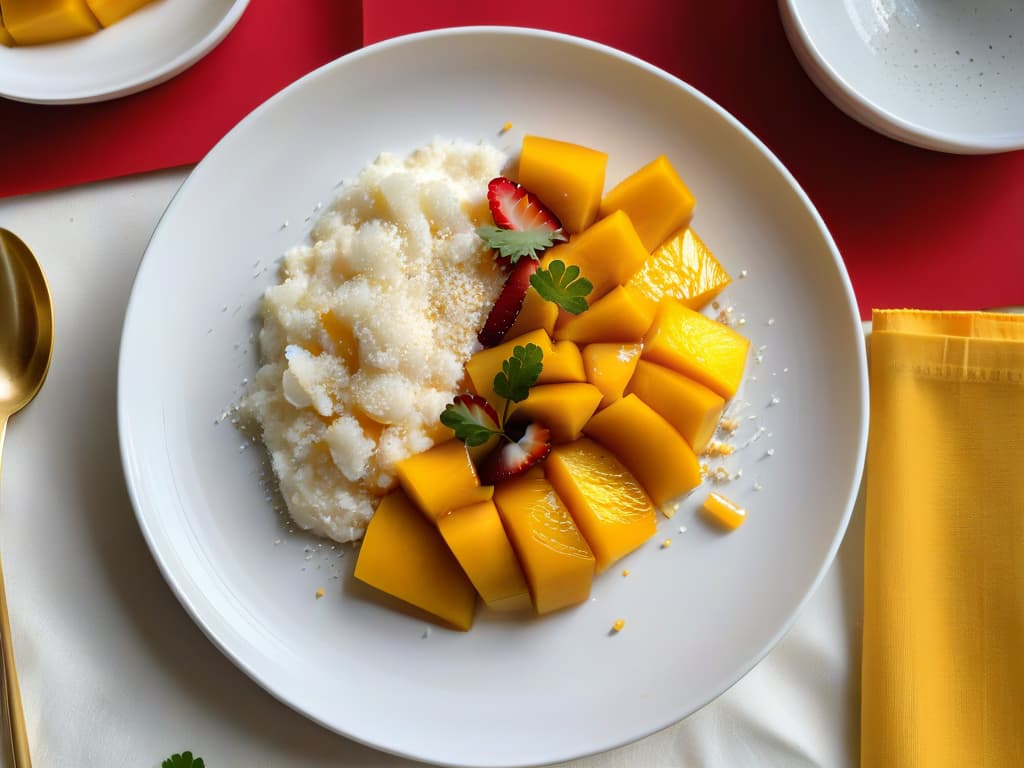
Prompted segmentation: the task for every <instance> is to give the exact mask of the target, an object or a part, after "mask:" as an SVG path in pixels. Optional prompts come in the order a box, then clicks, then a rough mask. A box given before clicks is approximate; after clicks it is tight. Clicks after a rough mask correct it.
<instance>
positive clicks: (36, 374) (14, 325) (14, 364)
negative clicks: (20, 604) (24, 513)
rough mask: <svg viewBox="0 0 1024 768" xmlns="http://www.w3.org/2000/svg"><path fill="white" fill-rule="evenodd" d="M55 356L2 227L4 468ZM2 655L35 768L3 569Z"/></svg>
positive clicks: (45, 295) (14, 242)
mask: <svg viewBox="0 0 1024 768" xmlns="http://www.w3.org/2000/svg"><path fill="white" fill-rule="evenodd" d="M52 352H53V305H52V303H51V301H50V289H49V287H48V286H47V284H46V277H45V275H44V274H43V270H42V268H41V267H40V266H39V262H38V261H36V258H35V256H34V255H33V253H32V251H30V250H29V248H28V246H27V245H25V243H23V242H22V241H21V238H19V237H18V236H17V235H15V234H14V233H13V232H10V231H8V230H6V229H3V228H0V467H2V459H3V446H4V434H5V433H6V431H7V420H8V418H10V417H11V415H12V414H14V413H17V412H18V411H20V410H21V409H22V408H24V407H25V406H26V405H28V403H29V402H30V401H31V400H32V398H34V397H35V396H36V394H37V393H38V392H39V389H40V387H42V386H43V382H44V381H45V380H46V373H47V371H48V370H49V368H50V357H51V354H52ZM0 652H2V655H3V673H4V674H3V682H4V702H3V703H4V709H5V714H6V716H7V717H6V720H7V724H8V727H9V728H10V735H11V754H12V755H13V758H14V766H15V768H31V765H32V761H31V758H30V756H29V747H28V733H27V731H26V730H25V715H24V712H23V711H22V707H21V690H20V688H19V686H18V672H17V669H16V667H15V664H14V644H13V642H12V640H11V627H10V620H9V619H8V614H7V594H6V591H5V589H4V583H3V570H2V568H0Z"/></svg>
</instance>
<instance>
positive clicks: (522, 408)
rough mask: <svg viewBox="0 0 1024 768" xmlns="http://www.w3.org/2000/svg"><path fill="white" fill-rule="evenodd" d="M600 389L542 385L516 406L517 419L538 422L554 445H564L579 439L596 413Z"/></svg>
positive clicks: (590, 386)
mask: <svg viewBox="0 0 1024 768" xmlns="http://www.w3.org/2000/svg"><path fill="white" fill-rule="evenodd" d="M600 402H601V390H599V389H598V388H597V387H595V386H593V385H592V384H585V383H582V382H578V383H566V384H541V385H538V386H535V387H531V388H530V396H529V397H527V398H526V399H525V400H524V401H523V402H521V403H519V404H518V405H516V409H515V411H514V413H515V418H516V420H520V419H524V420H527V421H539V422H540V423H541V424H543V425H544V426H546V427H547V428H548V429H550V430H551V441H552V442H553V443H567V442H569V441H570V440H575V439H576V438H577V437H579V436H580V433H581V432H582V430H583V425H584V424H586V423H587V422H588V421H589V420H590V417H591V416H593V415H594V411H595V410H597V404H598V403H600Z"/></svg>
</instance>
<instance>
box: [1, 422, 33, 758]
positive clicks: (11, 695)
mask: <svg viewBox="0 0 1024 768" xmlns="http://www.w3.org/2000/svg"><path fill="white" fill-rule="evenodd" d="M6 431H7V414H0V466H2V461H3V451H4V433H5V432H6ZM0 651H2V654H3V660H4V678H3V682H4V710H5V712H6V714H7V724H8V726H9V727H10V732H11V754H12V755H13V756H14V768H32V758H31V757H29V753H28V733H27V731H26V730H25V712H24V710H23V709H22V707H21V688H20V687H19V686H18V670H17V669H16V668H15V666H14V642H13V641H12V640H11V622H10V619H8V617H7V591H6V590H5V589H4V571H3V565H2V564H0Z"/></svg>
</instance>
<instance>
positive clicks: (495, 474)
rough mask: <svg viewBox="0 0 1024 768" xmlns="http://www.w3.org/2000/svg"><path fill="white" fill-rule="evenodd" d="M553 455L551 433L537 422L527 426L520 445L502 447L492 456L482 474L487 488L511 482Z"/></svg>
mask: <svg viewBox="0 0 1024 768" xmlns="http://www.w3.org/2000/svg"><path fill="white" fill-rule="evenodd" d="M549 453H551V430H550V429H548V428H547V427H545V426H544V425H543V424H538V423H537V422H535V421H532V422H530V423H529V424H527V425H526V429H525V430H524V431H523V436H522V437H520V438H519V439H518V440H517V441H516V442H514V443H513V442H509V441H502V443H501V444H500V445H499V446H498V447H497V448H495V449H494V450H493V451H491V453H490V454H488V456H487V458H486V459H484V463H483V464H482V465H481V466H480V469H479V471H478V474H479V476H480V482H481V483H483V484H484V485H493V484H494V483H496V482H497V481H498V480H508V479H509V478H510V477H515V476H516V475H521V474H522V473H523V472H525V471H526V470H528V469H529V468H530V467H532V466H535V465H536V464H539V463H540V462H541V461H543V460H544V459H546V458H547V456H548V454H549Z"/></svg>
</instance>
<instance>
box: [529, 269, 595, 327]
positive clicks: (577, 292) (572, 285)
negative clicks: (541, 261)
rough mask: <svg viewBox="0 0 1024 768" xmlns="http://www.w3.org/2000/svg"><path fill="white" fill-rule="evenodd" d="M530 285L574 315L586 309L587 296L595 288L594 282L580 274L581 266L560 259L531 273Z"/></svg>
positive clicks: (545, 297) (542, 295) (543, 296)
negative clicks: (569, 264) (566, 263)
mask: <svg viewBox="0 0 1024 768" xmlns="http://www.w3.org/2000/svg"><path fill="white" fill-rule="evenodd" d="M530 285H532V286H533V288H534V290H535V291H537V293H539V294H540V295H541V297H542V298H544V299H547V300H548V301H551V302H554V303H555V304H557V305H558V306H560V307H561V308H562V309H564V310H565V311H566V312H571V313H572V314H574V315H578V314H579V313H580V312H584V311H586V309H587V307H588V306H589V305H588V304H587V296H588V295H590V292H591V291H592V290H594V284H593V283H591V282H590V281H589V280H587V278H585V277H581V276H580V268H579V267H577V266H576V265H575V264H573V265H571V266H568V267H567V266H566V265H565V262H564V261H561V260H559V259H555V260H554V261H552V262H551V263H550V264H549V265H548V268H547V269H538V270H537V271H536V272H534V273H533V274H532V275H530Z"/></svg>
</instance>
